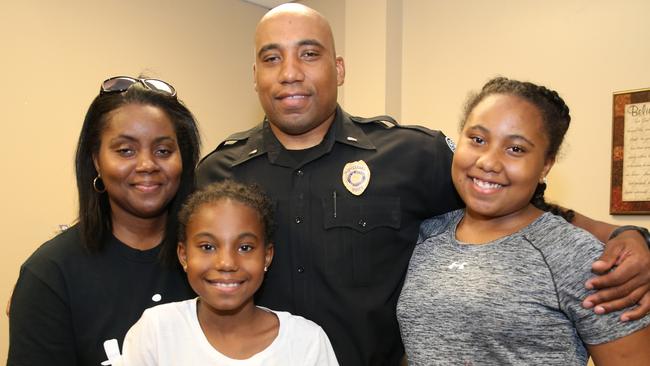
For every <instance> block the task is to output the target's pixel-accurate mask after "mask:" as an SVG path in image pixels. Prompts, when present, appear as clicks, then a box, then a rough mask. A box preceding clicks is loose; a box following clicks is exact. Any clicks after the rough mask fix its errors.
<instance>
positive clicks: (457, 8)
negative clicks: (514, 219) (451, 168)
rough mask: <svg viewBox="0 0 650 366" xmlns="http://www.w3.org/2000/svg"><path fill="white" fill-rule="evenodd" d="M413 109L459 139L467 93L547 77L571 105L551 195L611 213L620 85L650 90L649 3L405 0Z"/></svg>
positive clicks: (408, 112) (417, 117) (408, 114)
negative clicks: (499, 81)
mask: <svg viewBox="0 0 650 366" xmlns="http://www.w3.org/2000/svg"><path fill="white" fill-rule="evenodd" d="M404 5H405V6H404V19H405V21H404V53H403V58H404V59H403V60H404V61H403V62H404V63H403V70H404V74H403V90H404V92H403V95H402V97H403V101H404V102H403V114H402V117H403V119H404V120H405V121H408V122H419V121H425V123H427V124H429V125H430V126H432V127H437V128H440V129H442V130H443V131H445V132H446V133H447V134H449V135H450V136H452V137H454V138H456V137H457V127H456V126H457V124H458V118H459V114H460V109H461V105H462V103H463V102H464V100H465V96H466V94H467V91H468V90H470V89H477V88H480V86H482V84H483V83H484V82H485V81H487V79H489V78H491V77H493V76H496V75H504V76H510V77H514V78H519V79H527V80H531V81H535V82H538V83H542V84H546V85H548V86H551V87H552V88H554V89H556V90H558V91H559V92H560V94H561V95H562V96H563V97H564V98H565V100H566V102H567V104H568V105H569V107H570V108H571V115H572V123H571V128H570V129H569V133H568V135H567V138H566V143H565V146H564V147H565V148H564V156H562V157H561V158H560V160H559V162H558V163H557V164H556V166H555V167H554V169H553V170H552V172H551V175H550V177H549V194H548V196H549V198H551V199H553V200H557V201H558V202H561V203H562V204H564V205H566V206H567V207H571V208H574V209H576V210H578V211H580V212H584V213H586V214H588V215H589V216H592V217H594V218H598V219H601V220H606V221H610V222H614V223H619V224H622V223H629V224H638V225H644V226H650V216H648V215H643V216H611V215H609V187H610V164H611V163H610V161H611V160H610V154H611V124H612V112H611V110H612V92H614V91H620V90H629V89H637V88H647V87H650V72H648V65H650V47H648V46H647V39H650V27H649V26H648V20H647V14H649V13H650V2H648V1H647V0H625V1H619V2H614V1H582V0H551V1H543V2H539V1H533V0H525V1H511V0H495V1H489V2H488V1H428V0H409V1H404Z"/></svg>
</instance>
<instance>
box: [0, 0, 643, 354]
mask: <svg viewBox="0 0 650 366" xmlns="http://www.w3.org/2000/svg"><path fill="white" fill-rule="evenodd" d="M302 2H303V3H305V4H307V5H310V6H312V7H314V8H316V9H317V10H320V11H322V12H323V13H324V14H325V15H326V16H327V17H328V18H329V19H330V21H331V23H332V25H333V28H334V33H335V40H336V43H337V51H338V52H339V53H340V54H342V55H344V56H345V57H346V64H347V72H348V77H347V80H346V85H345V86H344V87H343V88H342V89H341V90H340V94H341V95H340V98H339V100H341V102H342V104H343V105H344V106H345V107H346V108H347V109H348V110H349V111H350V112H352V113H353V114H360V115H376V114H383V113H386V112H390V113H391V114H393V115H395V116H397V117H400V118H401V120H402V122H403V123H408V124H413V123H418V124H423V125H426V126H429V127H431V128H436V129H441V130H443V131H445V132H446V133H447V134H448V135H450V136H452V137H454V138H456V125H457V120H458V115H459V113H460V108H461V105H462V103H463V101H464V98H465V96H466V93H467V91H468V90H470V89H476V88H479V87H480V86H481V85H482V84H483V83H484V82H485V81H486V80H487V79H488V78H490V77H492V76H494V75H497V74H502V75H506V76H512V77H515V78H521V79H530V80H532V81H536V82H539V83H545V84H547V85H549V86H552V87H553V88H555V89H557V90H558V91H560V93H561V94H562V95H563V96H564V97H565V99H566V100H567V102H568V104H569V106H570V107H571V110H572V115H573V123H572V127H571V129H570V132H569V135H568V137H567V144H566V148H565V153H566V156H565V157H563V158H562V159H561V161H560V162H559V164H558V165H556V167H555V168H554V170H553V172H552V174H551V177H550V178H551V179H550V193H549V195H550V197H551V198H553V199H556V200H558V201H559V202H561V203H563V204H565V205H566V206H569V207H573V208H575V209H577V210H579V211H581V212H584V213H586V214H588V215H590V216H592V217H595V218H598V219H603V220H607V221H610V222H616V223H631V224H640V225H645V226H650V216H648V215H645V216H610V215H608V207H609V206H608V205H609V203H608V202H609V196H608V192H609V170H610V157H609V154H610V146H611V94H612V92H613V91H616V90H625V89H634V88H642V87H650V73H648V69H647V65H650V48H649V47H647V46H645V44H646V43H647V42H646V39H648V38H650V27H648V26H647V22H646V21H645V19H644V15H645V14H649V13H650V3H649V2H647V1H646V0H626V1H623V2H618V3H614V2H611V1H589V2H588V1H580V0H567V1H559V0H551V1H547V2H542V3H540V2H536V1H532V0H526V1H514V0H510V1H506V0H495V1H490V2H485V1H469V0H461V1H456V2H449V1H442V0H439V1H433V0H381V1H371V0H336V1H335V0H304V1H302ZM263 12H264V9H262V8H259V7H256V6H253V5H250V4H246V3H242V2H239V1H235V0H191V1H188V2H184V3H183V5H182V6H181V5H180V3H178V2H172V1H169V0H167V1H153V0H141V1H137V2H114V1H113V2H110V1H109V2H107V1H96V0H95V1H93V0H91V1H81V0H64V1H60V2H56V3H51V2H48V1H44V0H40V1H39V0H24V1H20V2H17V1H16V2H3V4H2V5H0V45H2V48H3V49H2V57H0V73H1V74H0V76H2V77H1V78H0V79H1V80H2V81H3V86H2V87H0V100H2V104H1V109H0V116H2V121H1V122H0V123H2V127H3V129H2V131H3V136H4V140H5V146H6V147H8V148H7V149H5V153H4V154H2V157H1V158H0V159H2V160H1V163H2V167H3V171H4V173H3V178H4V179H2V183H1V184H2V186H1V188H2V192H3V193H2V195H3V198H2V204H3V208H4V209H3V211H2V214H1V215H2V216H1V217H0V219H1V223H2V226H1V230H2V233H3V235H4V237H5V244H4V246H3V248H4V255H3V256H1V257H0V261H1V263H0V268H1V269H0V271H2V272H1V276H0V304H4V303H6V301H7V299H8V295H9V292H10V289H11V286H12V285H13V283H14V281H15V279H16V276H17V273H18V268H19V265H20V264H21V263H22V262H23V261H24V260H25V258H26V257H27V256H28V255H29V254H30V253H31V252H32V251H33V250H34V249H35V248H36V247H37V246H38V245H39V244H40V243H42V242H43V241H44V240H46V239H47V238H49V237H51V236H52V235H53V233H54V231H55V230H56V228H57V225H58V224H60V223H70V222H72V221H73V220H74V218H75V209H76V197H75V188H74V176H73V170H72V162H73V153H74V144H75V142H76V139H77V137H78V132H79V127H80V125H81V120H82V118H83V115H84V112H85V108H87V106H88V104H89V103H90V101H91V100H92V98H93V97H94V95H95V94H96V93H97V90H98V88H99V83H100V82H101V81H102V80H103V79H104V78H106V77H107V76H108V75H116V74H128V75H137V74H138V73H140V72H147V73H148V74H150V75H153V76H156V77H160V78H162V79H165V80H168V81H170V82H171V83H173V84H174V86H175V87H176V88H177V89H178V90H179V94H180V97H181V98H182V99H183V100H185V101H186V103H187V105H188V106H189V107H190V109H191V110H192V111H193V112H194V113H195V114H196V116H197V118H198V119H199V122H200V123H201V130H202V132H203V134H204V139H205V141H204V143H205V146H204V152H208V151H209V150H211V149H212V148H213V147H214V145H215V144H216V142H217V141H218V140H220V139H221V138H223V137H225V136H226V135H227V134H228V133H229V132H232V131H234V130H239V129H243V128H246V127H247V126H249V125H251V124H253V123H254V122H255V121H257V120H259V118H260V116H261V112H260V110H259V107H258V106H257V100H256V97H255V94H254V92H253V89H252V80H251V63H252V56H253V52H252V47H251V40H252V33H253V29H254V26H255V23H256V22H257V20H258V19H259V17H260V16H261V15H262V14H263ZM400 14H401V16H399V15H400ZM7 144H8V146H7ZM0 319H1V320H0V362H1V363H4V362H5V361H4V358H5V357H6V352H7V321H6V317H0Z"/></svg>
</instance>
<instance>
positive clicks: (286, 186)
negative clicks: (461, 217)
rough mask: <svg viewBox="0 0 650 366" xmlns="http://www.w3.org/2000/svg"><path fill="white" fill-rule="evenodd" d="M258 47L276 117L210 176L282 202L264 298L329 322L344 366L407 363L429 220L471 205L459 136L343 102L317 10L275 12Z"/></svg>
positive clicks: (233, 145) (231, 145)
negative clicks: (458, 186)
mask: <svg viewBox="0 0 650 366" xmlns="http://www.w3.org/2000/svg"><path fill="white" fill-rule="evenodd" d="M255 50H256V59H255V64H254V66H253V70H254V78H255V90H256V91H257V92H258V95H259V100H260V102H261V104H262V107H263V109H264V111H265V113H266V118H265V120H264V121H263V123H262V124H260V125H258V126H256V127H254V128H253V129H251V130H248V131H245V132H241V133H237V134H234V135H232V136H230V137H229V138H228V139H227V140H226V141H225V142H223V143H222V144H221V145H219V147H218V148H217V149H216V150H215V151H213V152H212V153H211V154H210V155H208V156H207V157H206V158H205V159H204V160H203V161H202V163H201V164H200V165H199V168H198V179H199V185H200V186H202V185H206V184H208V183H210V182H214V181H217V180H220V179H225V178H234V179H237V180H240V181H244V182H249V183H258V184H260V185H262V186H263V187H264V188H265V189H266V191H267V193H268V194H269V195H270V196H271V197H272V198H273V199H274V201H275V202H276V220H277V222H278V231H277V234H276V236H275V238H274V243H275V248H276V253H275V257H274V260H273V265H272V266H271V267H270V268H269V272H268V273H267V276H266V280H265V283H264V285H263V287H262V288H261V289H260V291H259V293H258V303H259V304H261V305H264V306H267V307H269V308H271V309H274V310H285V311H290V312H292V313H294V314H298V315H302V316H304V317H306V318H308V319H311V320H313V321H315V322H316V323H318V324H319V325H321V326H322V327H323V328H324V329H325V331H326V332H327V334H328V336H329V337H330V339H331V342H332V345H333V347H334V350H335V352H336V355H337V357H338V359H339V362H340V363H341V365H343V366H359V365H397V364H399V362H400V359H401V358H402V355H403V347H402V344H401V341H400V334H399V328H398V325H397V320H396V317H395V305H396V302H397V298H398V296H399V293H400V288H401V285H402V281H403V276H404V273H405V271H406V268H407V266H408V261H409V257H410V255H411V253H412V251H413V247H414V244H415V241H416V238H417V233H418V227H419V225H420V222H421V221H422V220H424V219H426V218H429V217H431V216H434V215H437V214H440V213H444V212H447V211H450V210H453V209H456V208H459V207H461V205H462V203H461V202H460V200H459V198H458V197H457V195H456V192H455V190H454V187H453V185H452V182H451V177H450V165H451V158H452V151H451V148H450V146H451V145H452V144H451V141H450V140H448V139H447V138H445V136H444V135H443V134H442V133H440V132H438V131H431V130H428V129H425V128H411V127H404V126H399V125H397V124H396V123H395V122H394V121H393V120H392V119H390V118H388V117H383V118H375V119H364V118H358V117H352V116H350V115H348V114H347V113H345V112H344V111H343V110H342V109H341V108H340V107H338V106H337V101H336V98H337V87H338V86H340V85H342V84H343V81H344V77H345V67H344V63H343V59H342V58H341V57H337V56H336V53H335V50H334V40H333V37H332V32H331V29H330V27H329V24H328V22H327V20H325V19H324V18H323V17H322V16H321V15H320V14H319V13H317V12H315V11H314V10H312V9H310V8H307V7H305V6H303V5H300V4H285V5H282V6H280V7H277V8H275V9H273V10H271V11H270V12H268V13H267V14H266V15H265V16H264V17H263V18H262V20H261V21H260V22H259V24H258V26H257V30H256V36H255Z"/></svg>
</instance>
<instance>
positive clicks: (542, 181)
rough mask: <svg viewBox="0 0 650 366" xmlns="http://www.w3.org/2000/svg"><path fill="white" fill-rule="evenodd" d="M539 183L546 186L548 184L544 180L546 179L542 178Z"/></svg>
mask: <svg viewBox="0 0 650 366" xmlns="http://www.w3.org/2000/svg"><path fill="white" fill-rule="evenodd" d="M539 183H540V184H546V183H548V179H546V177H542V179H540V180H539Z"/></svg>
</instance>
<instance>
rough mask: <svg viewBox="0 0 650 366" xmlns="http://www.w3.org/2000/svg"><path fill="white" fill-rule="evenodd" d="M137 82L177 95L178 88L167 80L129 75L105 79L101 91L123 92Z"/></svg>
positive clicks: (172, 95)
mask: <svg viewBox="0 0 650 366" xmlns="http://www.w3.org/2000/svg"><path fill="white" fill-rule="evenodd" d="M137 83H141V84H142V85H144V87H145V88H147V89H150V90H153V91H157V92H161V93H164V94H167V95H169V96H171V97H175V96H176V89H174V87H173V86H171V85H170V84H168V83H167V82H164V81H162V80H158V79H140V78H132V77H129V76H114V77H112V78H109V79H106V80H104V82H103V83H102V87H101V89H100V90H99V93H100V94H104V93H121V92H123V91H126V90H127V89H129V88H130V87H131V86H132V85H133V84H137Z"/></svg>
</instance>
